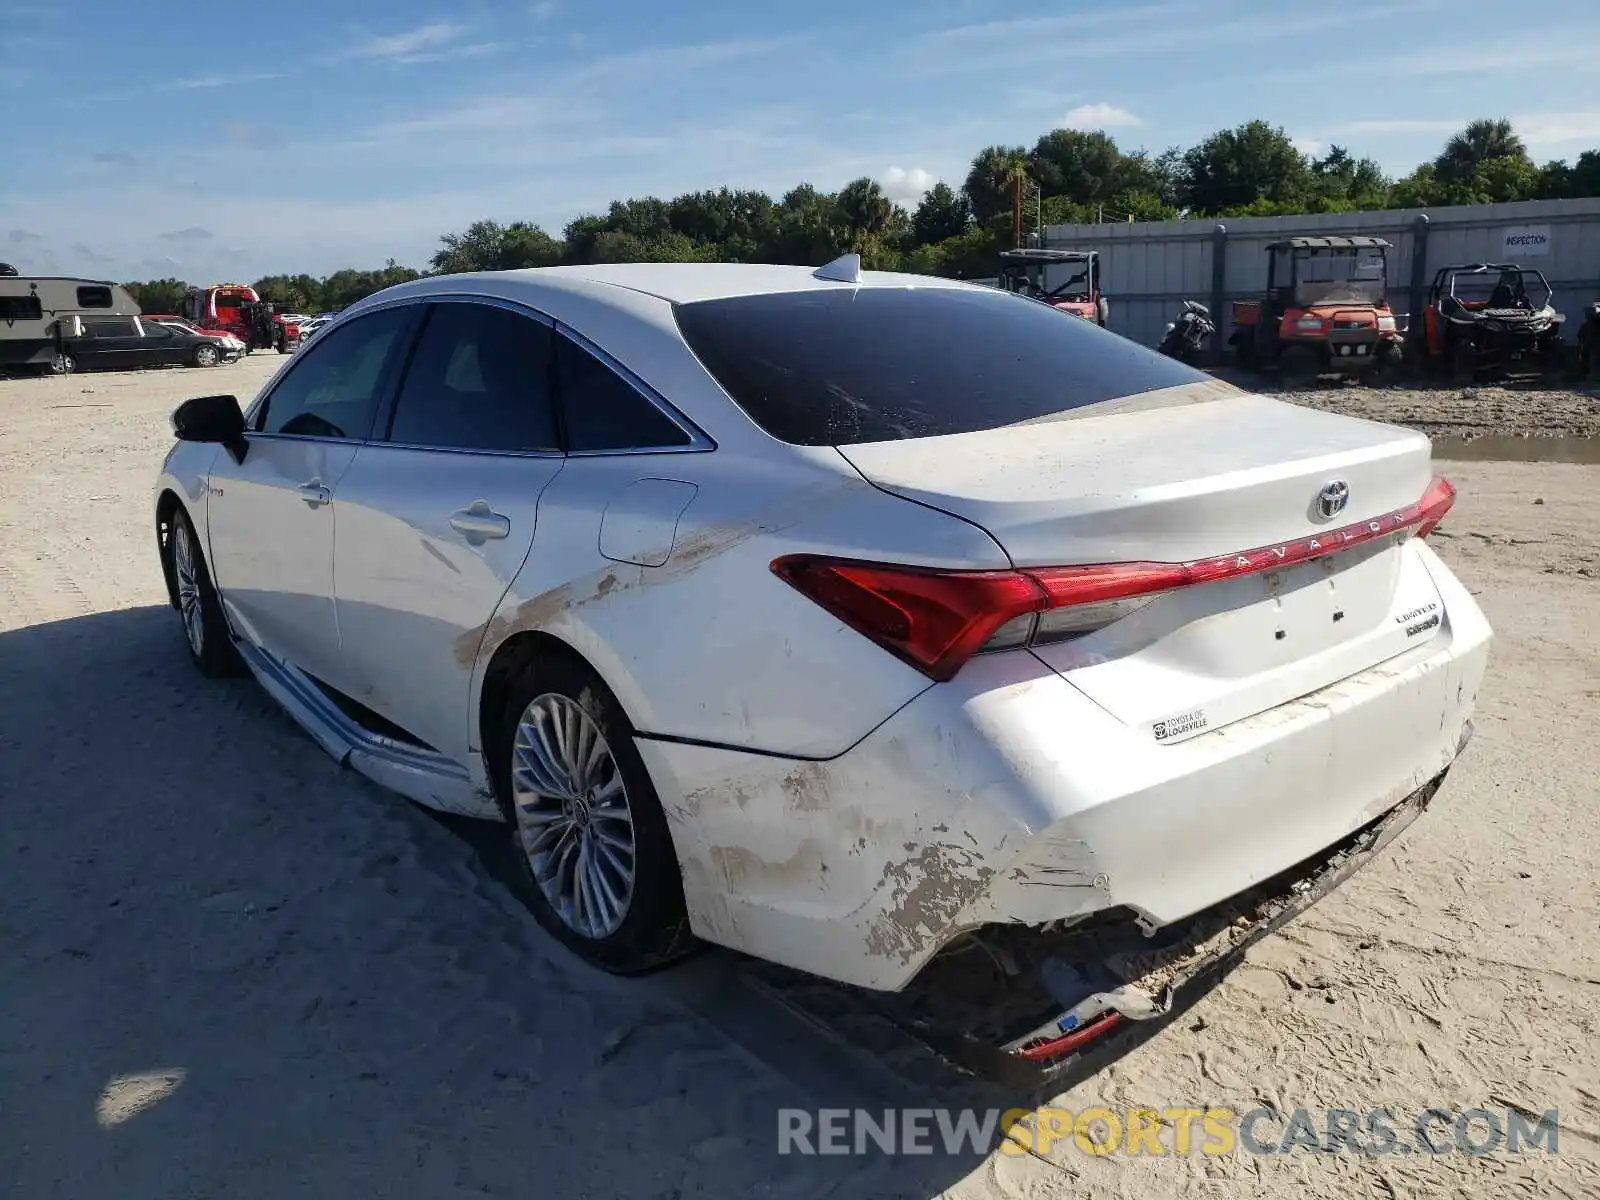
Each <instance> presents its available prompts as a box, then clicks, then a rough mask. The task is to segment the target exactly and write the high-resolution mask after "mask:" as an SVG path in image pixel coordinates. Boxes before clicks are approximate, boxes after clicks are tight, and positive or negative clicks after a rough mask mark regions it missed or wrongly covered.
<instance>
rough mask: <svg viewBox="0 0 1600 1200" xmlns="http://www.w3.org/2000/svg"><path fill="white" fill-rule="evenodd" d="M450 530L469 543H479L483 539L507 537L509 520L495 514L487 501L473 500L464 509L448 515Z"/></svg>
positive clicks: (508, 534)
mask: <svg viewBox="0 0 1600 1200" xmlns="http://www.w3.org/2000/svg"><path fill="white" fill-rule="evenodd" d="M450 528H451V529H454V530H455V531H456V532H457V533H459V534H461V535H462V536H463V537H465V538H466V539H467V541H469V542H471V541H480V542H481V541H483V540H484V539H485V538H503V537H509V536H510V535H511V518H510V517H504V516H501V515H500V514H499V513H497V512H495V511H494V510H493V509H491V508H490V507H489V502H488V501H487V500H475V501H473V502H472V504H470V505H469V506H467V507H466V508H463V509H460V510H458V511H456V512H454V513H451V514H450Z"/></svg>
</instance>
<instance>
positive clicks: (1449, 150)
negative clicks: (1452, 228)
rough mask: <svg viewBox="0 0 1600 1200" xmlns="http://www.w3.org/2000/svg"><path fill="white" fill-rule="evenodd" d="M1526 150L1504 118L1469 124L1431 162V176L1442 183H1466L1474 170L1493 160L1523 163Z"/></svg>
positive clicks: (1526, 155) (1474, 172) (1525, 157)
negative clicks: (1517, 160) (1432, 173)
mask: <svg viewBox="0 0 1600 1200" xmlns="http://www.w3.org/2000/svg"><path fill="white" fill-rule="evenodd" d="M1527 157H1528V148H1527V147H1526V146H1525V145H1523V143H1522V139H1521V138H1519V137H1518V136H1517V135H1516V132H1515V131H1514V130H1513V129H1512V128H1511V122H1510V121H1508V120H1506V119H1505V118H1504V117H1500V118H1498V119H1495V120H1489V119H1484V120H1479V121H1472V122H1470V123H1469V124H1468V125H1467V127H1466V128H1465V129H1463V130H1462V131H1461V132H1460V133H1458V134H1456V135H1455V136H1454V137H1453V138H1451V139H1450V140H1449V141H1448V142H1446V143H1445V147H1444V151H1443V152H1442V153H1441V154H1440V155H1439V157H1438V158H1437V159H1435V160H1434V164H1433V169H1434V173H1435V174H1436V175H1438V177H1439V179H1440V181H1441V182H1444V183H1468V182H1471V180H1472V179H1473V177H1474V176H1475V175H1476V174H1477V173H1478V167H1479V166H1480V165H1482V164H1483V163H1486V162H1489V161H1491V160H1492V159H1496V158H1517V159H1522V160H1524V161H1526V159H1527Z"/></svg>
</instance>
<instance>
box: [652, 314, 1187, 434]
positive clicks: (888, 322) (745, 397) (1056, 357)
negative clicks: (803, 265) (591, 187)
mask: <svg viewBox="0 0 1600 1200" xmlns="http://www.w3.org/2000/svg"><path fill="white" fill-rule="evenodd" d="M677 317H678V326H679V328H680V329H682V331H683V336H684V338H685V339H686V340H687V341H688V343H689V346H690V348H691V349H692V350H693V351H694V352H695V354H696V355H698V356H699V358H700V361H701V362H702V363H704V364H705V366H706V369H707V370H709V371H710V372H711V374H712V375H714V376H715V377H716V379H717V381H718V382H719V383H720V384H722V386H723V388H724V389H725V390H726V391H727V392H728V394H729V395H730V396H732V397H733V399H734V400H735V402H737V403H738V405H739V406H740V407H741V408H742V409H744V411H745V412H746V413H748V414H749V416H750V418H751V419H752V420H753V421H755V422H756V424H758V425H760V426H761V427H762V428H763V429H764V430H766V431H767V432H768V433H770V434H771V435H772V436H774V437H777V438H781V439H782V440H783V441H786V442H791V443H794V444H796V445H802V446H838V445H849V444H851V443H854V442H879V441H896V440H900V439H903V438H918V437H934V436H937V435H939V434H950V433H970V432H972V431H974V430H979V429H995V428H998V427H1000V426H1002V425H1014V424H1016V423H1018V422H1020V421H1029V420H1033V419H1035V418H1038V417H1046V416H1050V415H1052V414H1054V413H1059V412H1065V411H1067V410H1070V409H1077V408H1082V407H1084V406H1085V405H1090V404H1097V403H1099V402H1101V401H1103V400H1115V399H1119V398H1121V397H1123V396H1131V395H1134V394H1136V393H1139V392H1149V391H1153V390H1155V389H1157V388H1167V387H1174V386H1178V385H1181V384H1187V383H1195V382H1198V381H1203V380H1205V379H1206V378H1207V377H1206V376H1204V375H1202V374H1200V373H1199V372H1198V371H1195V370H1194V369H1193V368H1190V367H1186V366H1184V365H1182V364H1181V363H1179V362H1177V361H1176V360H1174V359H1170V358H1166V357H1164V356H1162V355H1159V354H1157V353H1155V352H1154V351H1153V350H1147V349H1145V348H1144V347H1143V346H1140V345H1137V344H1136V343H1134V342H1130V341H1128V340H1127V339H1126V338H1122V337H1118V336H1117V335H1116V334H1113V333H1108V332H1106V331H1105V330H1103V329H1100V328H1098V327H1097V326H1095V325H1093V324H1091V323H1090V322H1088V321H1085V320H1083V319H1082V318H1080V317H1075V316H1072V315H1070V314H1068V313H1063V312H1061V311H1059V310H1058V309H1054V308H1051V307H1050V306H1048V305H1046V304H1041V303H1039V302H1038V301H1035V300H1026V299H1023V298H1021V297H1018V296H1012V295H1008V294H1006V293H1004V292H1000V291H998V290H996V291H990V290H988V289H985V290H981V291H980V290H966V289H956V288H944V287H929V288H860V289H855V288H850V289H846V288H828V289H825V290H815V291H804V292H779V293H772V294H767V295H759V296H738V297H733V298H731V299H725V300H702V301H697V302H695V303H692V304H681V305H679V306H678V307H677Z"/></svg>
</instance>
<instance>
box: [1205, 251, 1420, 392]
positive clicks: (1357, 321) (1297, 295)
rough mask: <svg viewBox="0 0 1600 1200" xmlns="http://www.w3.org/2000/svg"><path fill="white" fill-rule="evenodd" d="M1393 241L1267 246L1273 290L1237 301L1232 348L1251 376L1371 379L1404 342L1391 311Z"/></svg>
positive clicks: (1269, 289) (1270, 288)
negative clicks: (1261, 372) (1274, 373)
mask: <svg viewBox="0 0 1600 1200" xmlns="http://www.w3.org/2000/svg"><path fill="white" fill-rule="evenodd" d="M1388 250H1389V243H1388V242H1386V241H1384V240H1383V239H1382V238H1375V237H1297V238H1288V239H1286V240H1284V241H1281V242H1273V243H1272V244H1271V245H1269V246H1268V247H1267V253H1268V255H1269V257H1268V259H1267V288H1266V292H1265V294H1263V296H1262V297H1261V299H1259V300H1235V301H1234V302H1233V333H1232V335H1231V336H1230V337H1229V338H1228V344H1229V345H1231V346H1232V347H1233V348H1234V351H1235V354H1236V355H1237V357H1238V363H1239V365H1240V366H1241V367H1243V368H1245V369H1247V370H1255V369H1260V368H1278V369H1280V370H1281V371H1282V372H1283V375H1284V377H1285V378H1286V379H1294V380H1298V381H1308V380H1310V379H1314V378H1315V377H1316V376H1318V375H1328V374H1335V373H1337V374H1340V375H1354V374H1358V373H1366V372H1368V371H1371V370H1374V369H1376V368H1379V367H1382V366H1384V365H1386V364H1387V363H1389V362H1390V361H1391V360H1392V359H1394V357H1395V356H1396V355H1397V353H1398V351H1399V349H1400V346H1401V340H1400V336H1399V334H1398V332H1397V330H1396V325H1395V319H1394V311H1393V310H1392V309H1391V308H1390V307H1389V294H1388V292H1389V282H1388V281H1389V273H1388V262H1389V260H1388V254H1387V251H1388Z"/></svg>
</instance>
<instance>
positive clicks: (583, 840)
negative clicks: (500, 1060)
mask: <svg viewBox="0 0 1600 1200" xmlns="http://www.w3.org/2000/svg"><path fill="white" fill-rule="evenodd" d="M558 728H559V729H561V730H563V731H565V732H564V734H558V732H557V730H558ZM595 736H598V737H599V739H600V743H601V744H599V745H597V744H596V743H595V742H594V741H592V740H590V739H592V738H593V737H595ZM558 737H559V739H560V740H558ZM568 747H571V748H573V749H574V750H576V749H577V748H578V747H586V748H587V752H585V751H583V750H578V751H577V752H576V753H571V754H569V753H567V752H566V748H568ZM597 755H598V761H597V760H596V756H597ZM569 758H574V759H575V758H587V761H588V763H589V769H588V770H587V771H586V772H584V771H581V770H578V769H575V768H571V767H569V765H568V760H569ZM491 759H492V762H491V764H490V766H491V771H492V774H493V778H494V784H495V794H496V797H497V799H498V801H499V803H500V808H501V812H502V814H503V815H504V816H505V818H506V821H507V824H508V826H509V829H510V834H509V836H510V839H511V851H512V854H511V858H512V861H513V867H512V874H513V879H514V882H515V885H516V890H517V892H518V893H519V895H520V896H521V897H522V899H523V901H524V902H525V903H526V904H527V905H528V907H529V908H530V909H532V910H533V915H534V917H535V919H536V920H538V922H539V924H540V925H541V926H543V927H544V929H545V930H546V931H547V932H548V933H549V934H550V935H551V936H553V937H555V938H556V939H557V940H559V941H560V942H561V943H562V944H563V945H565V946H567V947H568V948H569V949H571V950H572V951H574V952H575V953H576V954H578V955H579V956H580V957H582V958H584V959H587V960H588V961H589V962H592V963H594V964H595V965H596V966H598V967H601V968H602V969H604V970H607V971H610V972H612V973H613V974H617V975H637V974H641V973H643V972H646V971H651V970H654V969H656V968H658V967H661V966H665V965H666V964H667V963H669V962H671V961H672V960H674V959H676V958H680V957H682V956H683V955H684V954H686V953H687V952H688V951H689V950H690V949H691V948H692V947H693V946H694V937H693V935H692V934H691V933H690V932H689V918H688V915H687V912H686V911H685V908H684V902H683V880H682V877H681V875H680V873H679V868H678V856H677V852H676V850H674V849H673V845H672V836H671V834H670V832H669V831H668V829H667V819H666V815H665V814H664V813H663V812H662V810H661V801H660V800H659V799H658V798H657V796H656V790H655V787H654V785H653V784H652V783H651V782H650V774H649V772H648V771H647V770H646V769H645V765H644V760H643V759H642V758H641V757H640V756H639V751H638V748H637V746H636V745H635V743H634V740H633V728H632V726H631V725H630V724H629V723H628V719H627V717H626V715H624V713H623V711H622V706H621V705H619V704H618V703H617V701H616V698H615V697H614V696H612V694H611V692H610V691H609V690H608V689H607V688H606V686H605V684H603V683H602V682H601V681H600V679H599V678H598V677H597V676H596V675H595V674H594V672H593V671H591V670H590V669H589V668H588V667H587V666H586V665H585V664H584V663H582V661H581V660H578V659H576V658H568V657H565V656H545V657H541V658H539V659H537V660H535V661H534V662H533V663H531V664H529V665H528V666H527V667H526V668H524V669H523V671H522V673H521V674H520V675H519V676H518V677H517V678H516V680H515V682H514V683H513V684H512V686H511V688H510V694H509V696H508V697H507V703H506V707H505V711H504V713H503V714H502V715H501V721H500V725H499V736H498V738H497V739H496V743H495V745H494V747H493V748H492V749H491ZM629 846H631V849H628V848H627V847H629ZM630 863H631V872H630V869H629V864H630ZM580 875H581V877H582V878H583V879H584V880H586V881H587V886H585V885H584V884H582V883H580V882H579V880H580ZM619 893H620V900H619V899H618V894H619Z"/></svg>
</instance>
